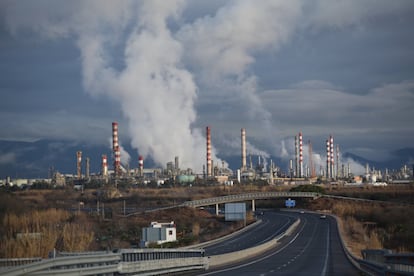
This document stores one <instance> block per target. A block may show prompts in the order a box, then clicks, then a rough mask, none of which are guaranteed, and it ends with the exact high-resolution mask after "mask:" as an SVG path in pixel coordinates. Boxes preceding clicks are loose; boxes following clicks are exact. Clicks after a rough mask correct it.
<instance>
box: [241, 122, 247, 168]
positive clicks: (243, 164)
mask: <svg viewBox="0 0 414 276" xmlns="http://www.w3.org/2000/svg"><path fill="white" fill-rule="evenodd" d="M241 170H242V171H243V170H246V129H245V128H242V129H241Z"/></svg>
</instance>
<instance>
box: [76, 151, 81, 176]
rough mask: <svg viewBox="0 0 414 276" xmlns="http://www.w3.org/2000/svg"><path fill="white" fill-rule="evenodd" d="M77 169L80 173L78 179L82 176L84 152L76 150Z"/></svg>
mask: <svg viewBox="0 0 414 276" xmlns="http://www.w3.org/2000/svg"><path fill="white" fill-rule="evenodd" d="M76 169H77V174H78V179H81V178H82V152H81V151H78V152H76Z"/></svg>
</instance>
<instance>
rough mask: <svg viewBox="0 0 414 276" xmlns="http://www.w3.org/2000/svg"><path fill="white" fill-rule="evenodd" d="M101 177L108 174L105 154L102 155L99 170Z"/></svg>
mask: <svg viewBox="0 0 414 276" xmlns="http://www.w3.org/2000/svg"><path fill="white" fill-rule="evenodd" d="M101 174H102V177H107V176H108V159H107V157H106V154H103V155H102V170H101Z"/></svg>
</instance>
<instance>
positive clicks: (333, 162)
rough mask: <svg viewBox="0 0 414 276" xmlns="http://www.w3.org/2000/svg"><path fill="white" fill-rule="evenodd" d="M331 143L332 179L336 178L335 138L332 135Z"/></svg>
mask: <svg viewBox="0 0 414 276" xmlns="http://www.w3.org/2000/svg"><path fill="white" fill-rule="evenodd" d="M330 139H331V142H330V147H331V155H330V156H331V177H332V178H334V177H335V167H334V165H335V155H334V138H333V136H332V135H331V137H330Z"/></svg>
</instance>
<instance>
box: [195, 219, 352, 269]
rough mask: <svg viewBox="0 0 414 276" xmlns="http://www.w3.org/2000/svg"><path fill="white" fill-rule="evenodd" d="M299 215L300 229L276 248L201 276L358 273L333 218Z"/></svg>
mask: <svg viewBox="0 0 414 276" xmlns="http://www.w3.org/2000/svg"><path fill="white" fill-rule="evenodd" d="M297 215H299V216H300V218H301V224H300V225H299V227H298V229H297V231H296V232H295V233H294V234H292V235H291V236H289V237H285V238H283V239H282V240H281V241H282V243H281V244H280V246H278V247H277V248H276V249H274V250H272V251H270V252H267V253H266V254H264V255H262V256H259V257H257V258H256V259H254V260H249V261H246V262H243V263H240V264H237V265H233V266H229V267H225V268H221V269H219V270H216V271H206V272H205V273H203V274H202V275H238V276H241V275H260V276H265V275H347V276H348V275H359V272H358V270H357V269H356V268H354V267H353V266H352V264H351V263H350V262H349V261H348V259H347V258H346V256H345V253H344V252H343V249H342V247H341V243H340V240H339V234H338V229H337V227H336V222H335V221H334V219H333V218H330V217H329V216H328V217H327V218H326V219H321V218H320V217H319V216H318V215H315V214H306V213H305V214H299V213H298V214H297Z"/></svg>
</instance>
